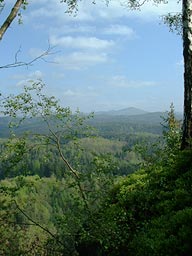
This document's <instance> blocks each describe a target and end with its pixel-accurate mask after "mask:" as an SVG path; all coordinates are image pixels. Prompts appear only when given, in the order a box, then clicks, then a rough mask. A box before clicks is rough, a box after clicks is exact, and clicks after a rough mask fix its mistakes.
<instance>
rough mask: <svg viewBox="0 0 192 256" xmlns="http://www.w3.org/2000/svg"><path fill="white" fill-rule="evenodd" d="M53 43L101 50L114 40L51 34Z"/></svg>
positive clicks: (110, 44)
mask: <svg viewBox="0 0 192 256" xmlns="http://www.w3.org/2000/svg"><path fill="white" fill-rule="evenodd" d="M50 43H51V45H59V46H62V47H68V48H79V49H95V50H101V49H106V48H108V47H111V46H113V45H114V42H113V41H112V40H103V39H99V38H96V37H80V36H79V37H71V36H63V37H57V36H51V37H50Z"/></svg>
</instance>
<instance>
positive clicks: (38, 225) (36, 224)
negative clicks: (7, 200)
mask: <svg viewBox="0 0 192 256" xmlns="http://www.w3.org/2000/svg"><path fill="white" fill-rule="evenodd" d="M14 203H15V205H16V207H17V209H18V210H19V211H20V212H21V213H22V214H23V215H24V216H25V217H26V218H27V219H28V220H29V221H31V222H32V223H33V224H34V225H35V226H37V227H39V228H41V229H42V230H43V231H45V232H46V233H48V234H49V235H50V236H51V237H53V238H54V239H55V241H56V242H58V243H59V244H61V245H62V246H64V244H63V243H62V242H61V241H60V240H59V239H58V238H57V237H56V236H55V235H54V234H53V233H52V232H51V231H50V230H48V229H47V228H45V227H43V226H42V225H40V224H39V223H38V222H36V221H34V220H33V219H32V218H31V217H30V216H29V215H28V214H27V213H26V212H24V211H23V210H22V209H21V208H20V207H19V205H18V204H17V202H16V200H14Z"/></svg>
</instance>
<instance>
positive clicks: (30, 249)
mask: <svg viewBox="0 0 192 256" xmlns="http://www.w3.org/2000/svg"><path fill="white" fill-rule="evenodd" d="M5 2H6V1H5V0H1V1H0V14H2V12H3V11H4V7H5ZM60 2H61V3H65V4H67V6H68V10H67V12H69V13H72V12H73V11H74V10H75V12H78V1H75V0H66V1H60ZM106 2H107V3H108V2H109V1H106ZM146 2H148V1H145V0H144V1H140V0H128V1H126V3H127V7H128V8H130V9H138V8H140V7H141V6H142V5H144V4H145V3H146ZM162 2H164V3H165V2H166V1H163V0H152V3H154V4H159V3H162ZM179 2H181V1H178V3H179ZM93 3H95V1H93ZM182 3H183V12H182V15H181V13H180V14H174V15H173V16H172V15H171V14H168V15H167V16H166V17H165V23H166V22H167V23H169V26H170V29H171V30H172V29H173V27H176V29H177V31H178V28H179V27H180V28H181V29H182V30H183V31H182V35H183V50H184V51H183V55H184V70H185V72H184V118H183V120H181V119H182V118H181V115H180V114H176V113H175V111H174V106H173V104H171V106H170V109H169V110H168V111H167V112H165V113H160V112H158V113H153V112H145V111H141V110H138V109H134V108H130V109H123V110H120V111H110V112H107V113H105V112H100V113H95V114H94V113H90V114H85V113H81V112H80V111H79V110H77V111H75V112H74V111H71V109H70V108H69V107H63V105H62V104H61V102H60V101H59V100H57V99H56V98H55V97H54V96H47V95H46V94H45V93H44V89H45V88H44V87H45V85H44V83H43V82H42V80H41V79H36V80H30V81H28V83H27V85H25V86H24V87H23V91H22V92H20V93H18V94H16V93H15V94H14V93H11V94H10V95H3V94H1V93H0V255H3V256H25V255H26V256H27V255H28V256H32V255H34V256H35V255H42V256H43V255H47V256H49V255H50V256H52V255H53V256H54V255H55V256H94V255H95V256H127V255H130V256H170V255H175V256H189V255H191V251H192V226H191V222H192V185H191V180H192V160H191V159H192V149H191V138H192V104H191V100H192V97H191V93H192V91H191V87H192V80H191V74H192V65H191V61H192V50H191V41H192V29H191V27H192V25H191V15H192V5H191V3H190V0H183V1H182ZM27 6H28V1H23V0H17V1H14V5H13V6H12V8H11V9H10V13H9V14H5V16H6V17H5V20H4V21H3V22H2V24H1V26H0V41H1V40H2V38H3V37H4V34H5V32H6V31H7V29H8V28H9V27H10V25H11V24H12V22H13V20H14V19H15V18H16V17H17V16H18V17H19V23H22V15H21V12H20V11H21V10H25V9H26V8H27ZM19 52H20V50H18V52H17V53H16V54H15V60H14V62H13V63H11V64H9V62H8V64H5V65H2V66H0V68H1V69H7V68H13V67H21V66H29V65H30V64H32V63H33V62H34V61H36V60H38V59H42V58H43V57H44V56H45V55H48V54H49V53H50V47H49V48H48V50H47V51H46V52H45V53H43V54H40V56H38V57H36V58H35V59H33V60H31V61H30V62H28V63H26V62H20V61H18V58H17V57H18V53H19ZM7 61H8V60H7ZM131 111H132V112H131Z"/></svg>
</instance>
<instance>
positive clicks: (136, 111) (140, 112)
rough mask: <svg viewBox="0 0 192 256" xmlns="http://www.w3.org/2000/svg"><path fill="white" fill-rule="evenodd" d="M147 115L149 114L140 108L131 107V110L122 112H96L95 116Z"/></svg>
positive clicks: (122, 110)
mask: <svg viewBox="0 0 192 256" xmlns="http://www.w3.org/2000/svg"><path fill="white" fill-rule="evenodd" d="M147 113H149V112H147V111H145V110H142V109H139V108H134V107H129V108H124V109H120V110H110V111H99V112H96V113H95V115H110V116H134V115H143V114H147Z"/></svg>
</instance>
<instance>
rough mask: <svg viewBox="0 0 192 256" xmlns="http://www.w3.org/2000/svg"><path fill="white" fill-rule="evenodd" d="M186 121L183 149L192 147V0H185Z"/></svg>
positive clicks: (184, 123)
mask: <svg viewBox="0 0 192 256" xmlns="http://www.w3.org/2000/svg"><path fill="white" fill-rule="evenodd" d="M183 57H184V120H183V137H182V144H181V149H187V148H191V147H192V0H183Z"/></svg>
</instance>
